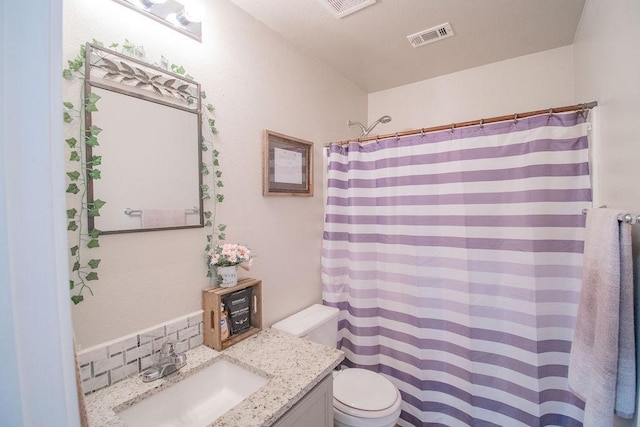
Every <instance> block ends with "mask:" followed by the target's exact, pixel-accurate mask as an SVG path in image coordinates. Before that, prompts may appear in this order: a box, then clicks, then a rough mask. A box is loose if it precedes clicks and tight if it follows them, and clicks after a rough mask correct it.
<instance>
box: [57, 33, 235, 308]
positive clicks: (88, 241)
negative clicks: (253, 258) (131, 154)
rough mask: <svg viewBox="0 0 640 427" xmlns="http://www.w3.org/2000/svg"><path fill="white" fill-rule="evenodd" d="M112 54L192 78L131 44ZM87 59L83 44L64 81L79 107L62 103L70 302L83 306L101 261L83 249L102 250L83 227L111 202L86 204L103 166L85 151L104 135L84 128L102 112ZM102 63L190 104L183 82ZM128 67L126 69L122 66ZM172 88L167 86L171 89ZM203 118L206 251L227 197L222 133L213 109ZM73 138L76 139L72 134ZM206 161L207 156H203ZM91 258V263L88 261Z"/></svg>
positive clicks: (218, 236) (95, 234) (219, 236)
mask: <svg viewBox="0 0 640 427" xmlns="http://www.w3.org/2000/svg"><path fill="white" fill-rule="evenodd" d="M92 44H94V45H96V46H103V44H102V43H100V42H98V41H96V40H93V42H92ZM109 48H110V49H118V48H119V49H120V53H123V54H126V55H129V56H133V57H136V58H137V59H139V60H142V61H144V62H147V63H149V64H150V65H154V66H157V67H160V68H163V69H166V70H170V71H172V72H173V73H175V74H178V75H180V76H184V77H185V78H186V79H193V78H192V77H191V76H190V75H188V74H187V73H186V71H185V69H184V68H183V67H182V66H178V65H175V64H171V65H169V61H167V60H166V58H165V57H164V56H163V57H161V62H160V64H151V63H150V62H149V61H147V60H146V55H145V52H144V48H143V47H142V46H137V45H135V44H133V43H131V42H130V41H128V40H125V43H123V44H122V46H120V45H118V44H117V43H113V44H111V45H110V46H109ZM85 60H86V48H85V46H84V45H82V46H80V53H79V54H78V55H77V56H76V57H75V58H74V59H72V60H69V61H68V68H66V69H64V70H63V72H62V77H63V78H64V79H65V80H67V81H69V82H76V83H82V84H81V89H80V100H79V103H78V105H79V107H77V108H76V107H75V105H74V104H73V103H72V102H68V101H65V102H64V103H63V106H64V111H63V121H64V123H65V125H66V126H65V136H67V135H71V136H69V137H68V138H66V139H65V143H66V145H67V147H68V149H69V162H70V163H69V164H70V167H69V169H70V170H68V171H67V172H66V175H67V181H68V185H67V188H66V193H68V194H69V195H72V196H75V197H74V203H75V205H76V206H75V207H71V208H69V209H67V211H66V215H67V230H68V231H69V232H70V233H73V234H72V235H71V237H70V239H69V241H70V244H72V245H73V246H71V247H70V248H69V253H70V262H71V272H70V279H69V288H70V291H71V294H72V295H71V301H73V303H74V304H79V303H80V302H82V301H83V300H84V294H83V293H84V292H85V291H88V292H89V293H90V294H91V295H93V290H92V288H91V285H90V282H93V281H96V280H99V276H98V271H97V270H98V266H99V265H100V262H101V260H100V259H97V258H91V257H90V256H89V255H87V254H85V249H87V250H90V249H94V248H97V247H100V233H101V232H100V230H98V229H96V228H94V229H91V230H87V229H86V228H87V226H86V225H84V223H83V218H85V215H87V216H99V215H100V209H101V208H102V207H103V206H104V205H105V204H106V203H107V202H106V201H103V200H100V199H96V200H94V201H93V202H92V203H87V201H86V200H87V197H86V195H87V180H88V179H89V178H91V179H100V178H101V176H100V174H101V171H100V169H99V166H100V165H101V163H102V157H101V156H98V155H92V156H91V158H87V157H86V147H87V146H91V147H96V146H99V145H100V144H99V138H98V136H99V134H100V132H101V131H102V129H100V128H99V127H98V126H95V125H93V126H91V127H90V128H89V129H85V125H84V123H85V121H84V114H85V113H87V112H94V111H98V106H99V100H100V96H98V95H96V94H94V93H90V94H89V95H86V94H85V93H84V86H85V85H84V83H85V79H86V76H85V75H84V72H83V69H84V65H85ZM102 60H103V61H104V64H105V65H104V67H106V70H107V71H108V72H111V73H112V74H113V75H112V76H110V77H111V78H116V79H117V78H120V79H122V80H125V81H126V80H132V79H133V80H137V81H138V82H140V84H142V85H149V86H151V88H152V89H153V90H154V91H155V92H157V93H158V94H159V95H163V93H162V91H167V92H168V93H171V94H172V95H173V96H180V97H183V98H184V99H185V100H186V101H187V102H192V99H191V97H192V95H191V94H189V93H187V92H185V91H184V87H183V86H182V85H180V82H170V84H169V83H168V82H165V84H163V85H160V86H159V85H158V84H157V82H154V81H153V80H152V79H149V76H148V75H145V73H144V72H143V71H142V70H137V69H134V68H130V67H129V68H127V67H124V68H122V69H121V68H119V67H118V66H117V65H116V64H115V63H110V62H109V60H106V59H105V58H102ZM124 65H126V64H124ZM174 83H177V84H178V86H177V87H174V86H173V84H174ZM167 85H169V86H167ZM199 96H200V98H201V99H202V100H204V99H205V98H206V93H205V92H204V91H202V92H200V94H199ZM202 106H203V107H202V118H203V123H202V125H203V128H204V130H205V132H203V135H202V140H201V141H200V143H201V149H202V151H203V152H208V151H210V152H211V154H210V160H209V162H208V163H205V162H204V161H203V163H202V165H201V170H200V172H201V174H202V175H203V177H206V176H209V175H211V174H213V177H212V178H213V179H212V183H213V185H212V186H209V185H207V184H202V185H201V188H200V192H201V196H202V199H203V200H205V201H206V200H211V201H212V208H211V210H207V211H205V212H204V217H205V224H204V226H205V227H208V228H210V230H211V231H210V233H209V234H208V235H207V245H206V248H205V252H206V251H209V250H210V249H211V245H212V244H213V242H214V240H224V239H225V229H226V226H225V225H224V224H216V205H217V203H222V201H223V200H224V195H223V194H222V193H221V192H220V191H221V188H223V187H224V184H223V182H222V179H221V178H222V171H220V169H219V166H220V162H219V159H218V156H219V154H220V152H219V151H218V150H216V149H215V148H214V144H213V137H214V135H216V134H217V133H218V130H217V129H216V126H215V119H214V118H213V112H214V110H215V109H214V107H213V105H211V104H206V105H205V104H204V103H202ZM76 120H79V126H78V127H77V128H75V127H74V126H73V125H74V124H75V121H76ZM72 134H73V135H72ZM203 159H204V156H203ZM87 258H91V259H89V260H88V261H86V259H87ZM207 276H208V277H211V276H212V271H211V268H208V272H207Z"/></svg>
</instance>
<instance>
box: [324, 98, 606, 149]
mask: <svg viewBox="0 0 640 427" xmlns="http://www.w3.org/2000/svg"><path fill="white" fill-rule="evenodd" d="M597 105H598V102H597V101H593V102H587V103H584V104H576V105H568V106H566V107H557V108H550V109H548V110H537V111H529V112H526V113H516V114H514V115H512V116H497V117H491V118H489V119H480V120H472V121H469V122H460V123H452V124H450V125H442V126H435V127H430V128H422V129H414V130H407V131H404V132H396V133H388V134H385V135H377V136H367V137H365V138H357V139H355V140H351V141H339V142H330V143H328V144H325V145H324V146H325V147H330V146H332V145H348V144H349V142H353V141H357V142H367V141H377V140H380V139H386V138H394V137H395V138H399V137H401V136H409V135H418V134H423V133H428V132H438V131H442V130H447V129H451V130H454V129H458V128H463V127H469V126H478V125H486V124H487V123H496V122H504V121H507V120H517V119H522V118H525V117H532V116H539V115H542V114H553V113H566V112H569V111H584V110H590V109H592V108H593V107H595V106H597Z"/></svg>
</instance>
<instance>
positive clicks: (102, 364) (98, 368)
mask: <svg viewBox="0 0 640 427" xmlns="http://www.w3.org/2000/svg"><path fill="white" fill-rule="evenodd" d="M122 365H124V356H123V355H122V353H118V354H117V355H115V356H113V357H109V358H108V359H100V360H95V361H94V362H93V374H94V375H100V374H101V373H103V372H107V371H110V370H112V369H116V368H120V367H121V366H122Z"/></svg>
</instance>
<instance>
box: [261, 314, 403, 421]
mask: <svg viewBox="0 0 640 427" xmlns="http://www.w3.org/2000/svg"><path fill="white" fill-rule="evenodd" d="M338 313H339V310H338V309H337V308H334V307H327V306H324V305H321V304H314V305H312V306H311V307H307V308H305V309H304V310H302V311H300V312H298V313H295V314H293V315H291V316H289V317H287V318H286V319H284V320H281V321H279V322H277V323H275V324H273V325H272V326H271V327H272V328H273V329H278V330H280V331H283V332H286V333H288V334H291V335H295V336H297V337H300V338H306V339H309V340H311V341H314V342H317V343H319V344H323V345H326V346H328V347H333V348H335V347H336V343H337V341H338ZM401 402H402V399H401V397H400V392H399V391H398V389H397V388H396V386H394V385H393V383H392V382H391V381H389V380H388V379H386V378H385V377H384V376H382V375H380V374H378V373H375V372H372V371H368V370H366V369H360V368H347V369H343V370H341V371H336V372H334V374H333V420H334V426H336V427H393V426H395V424H396V422H397V421H398V418H399V417H400V403H401Z"/></svg>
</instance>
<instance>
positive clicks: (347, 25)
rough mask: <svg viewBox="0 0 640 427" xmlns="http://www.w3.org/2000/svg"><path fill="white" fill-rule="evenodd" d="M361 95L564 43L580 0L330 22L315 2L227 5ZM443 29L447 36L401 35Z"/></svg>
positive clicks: (403, 0)
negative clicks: (413, 40) (417, 39)
mask: <svg viewBox="0 0 640 427" xmlns="http://www.w3.org/2000/svg"><path fill="white" fill-rule="evenodd" d="M231 1H232V2H233V3H235V4H236V5H237V6H239V7H240V8H242V9H244V10H245V11H246V12H247V13H249V14H250V15H253V16H254V17H255V18H256V19H258V20H260V21H262V22H263V23H264V24H265V25H267V26H268V27H270V28H271V29H272V30H274V31H275V32H277V33H279V34H280V35H281V36H282V37H283V38H284V39H285V40H288V41H289V42H290V43H292V44H293V45H295V46H297V47H299V48H300V49H301V50H303V51H305V52H306V53H308V54H309V55H312V56H314V57H316V58H318V59H320V60H322V61H323V62H325V63H327V64H328V65H330V66H331V67H332V68H334V69H335V70H337V71H338V72H339V73H340V74H342V75H343V76H344V77H346V78H347V79H349V80H350V81H352V82H353V83H354V84H356V85H357V86H359V87H360V88H362V89H363V90H364V91H366V92H367V93H372V92H377V91H380V90H384V89H389V88H393V87H397V86H402V85H405V84H409V83H413V82H417V81H420V80H425V79H430V78H433V77H437V76H440V75H444V74H449V73H453V72H456V71H461V70H465V69H469V68H474V67H478V66H481V65H485V64H489V63H493V62H497V61H502V60H505V59H509V58H515V57H518V56H522V55H528V54H531V53H535V52H540V51H544V50H548V49H553V48H557V47H561V46H566V45H570V44H572V43H573V39H574V35H575V32H576V28H577V27H578V23H579V21H580V16H581V14H582V8H583V6H584V0H377V2H376V3H375V4H373V5H372V6H369V7H366V8H364V9H361V10H359V11H357V12H355V13H353V14H351V15H348V16H345V17H343V18H336V17H335V16H334V15H333V14H332V13H331V12H330V11H329V10H328V9H327V8H326V7H325V6H324V5H323V4H321V2H320V0H231ZM446 22H448V23H450V24H451V27H452V29H453V32H454V34H455V35H454V36H453V37H449V38H445V39H442V40H440V41H437V42H435V43H432V44H428V45H425V46H422V47H418V48H414V47H412V46H411V45H410V44H409V42H408V41H407V38H406V36H408V35H410V34H414V33H416V32H419V31H422V30H426V29H428V28H431V27H434V26H437V25H440V24H444V23H446Z"/></svg>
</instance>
